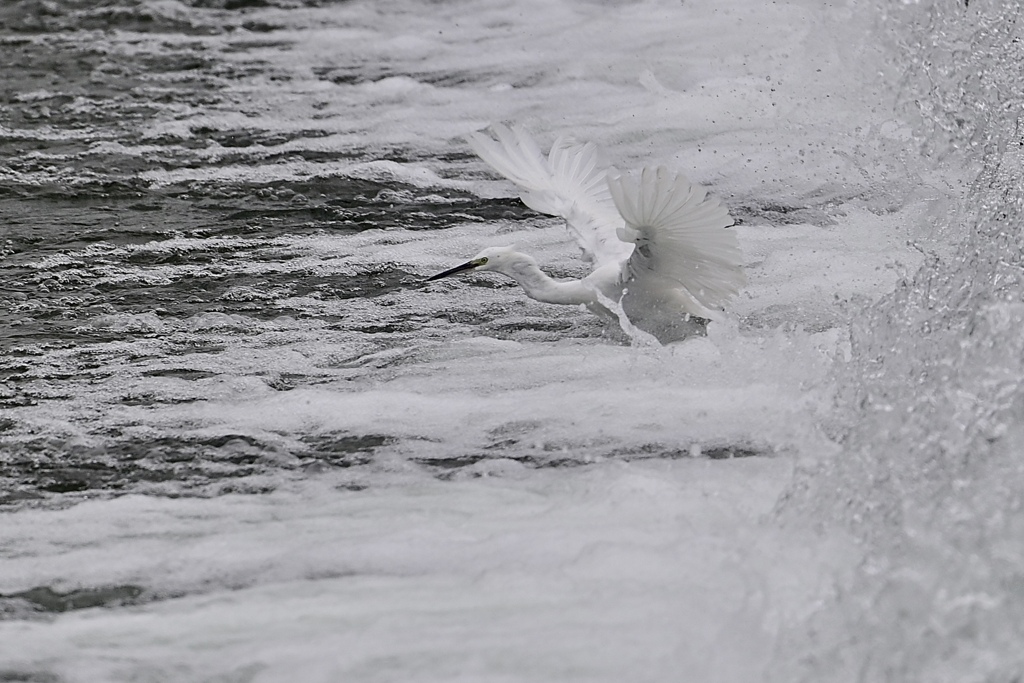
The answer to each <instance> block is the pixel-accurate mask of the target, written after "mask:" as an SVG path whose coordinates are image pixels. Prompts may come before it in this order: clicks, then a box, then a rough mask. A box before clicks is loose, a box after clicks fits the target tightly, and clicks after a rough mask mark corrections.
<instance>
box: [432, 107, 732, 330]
mask: <svg viewBox="0 0 1024 683" xmlns="http://www.w3.org/2000/svg"><path fill="white" fill-rule="evenodd" d="M490 130H491V134H492V135H490V136H489V135H485V134H483V133H472V134H470V135H469V136H468V138H467V139H468V141H469V144H470V146H471V147H472V148H473V150H474V151H475V152H476V153H477V154H478V155H479V156H480V158H482V159H483V160H484V161H486V162H487V163H488V164H490V165H491V166H492V167H493V168H494V169H495V170H496V171H498V172H499V173H501V174H502V175H504V176H505V177H506V178H508V179H509V180H511V181H512V182H514V183H515V184H516V185H517V186H518V187H519V190H520V197H521V198H522V200H523V202H524V203H525V204H526V205H527V206H529V207H530V208H532V209H534V210H535V211H539V212H541V213H546V214H550V215H553V216H560V217H562V218H564V219H565V222H566V226H567V227H568V229H569V232H570V233H571V234H572V235H573V237H575V238H576V240H577V241H578V242H579V245H580V247H581V249H582V250H583V254H584V257H585V258H586V260H587V261H588V262H590V263H591V265H592V266H593V272H592V273H591V274H590V275H588V276H587V277H586V278H584V279H583V280H581V281H576V282H573V283H569V282H556V281H554V280H552V279H551V278H549V277H548V276H546V275H544V274H543V272H542V271H541V270H540V269H539V268H538V267H537V264H536V262H535V261H533V259H532V258H530V257H528V256H526V255H524V254H519V253H518V252H515V251H514V250H511V249H499V250H493V249H492V250H485V251H483V252H481V253H480V255H478V257H477V258H476V259H474V260H473V261H471V262H470V263H468V264H464V265H463V266H459V267H456V268H454V269H452V270H451V271H446V272H445V273H442V274H440V275H437V276H435V277H434V278H432V279H436V278H439V277H444V276H446V275H448V274H452V273H455V272H461V271H463V270H467V269H473V268H475V269H480V270H494V271H497V272H501V273H504V274H505V275H508V276H509V277H512V278H514V279H516V280H517V281H518V282H520V284H521V285H523V287H524V289H525V290H526V292H527V294H528V295H529V296H531V297H533V298H536V299H539V300H541V301H549V302H552V303H583V304H586V305H587V306H589V307H590V308H591V309H592V310H594V311H595V312H598V313H604V314H609V315H610V314H612V311H611V310H609V306H608V305H607V304H608V302H609V301H610V302H611V303H612V304H613V306H612V307H613V308H615V309H616V310H615V314H616V315H618V313H619V312H624V313H625V315H626V316H627V317H628V318H629V321H630V322H631V323H632V324H633V325H634V326H636V327H638V328H640V329H642V330H644V331H646V332H650V333H651V334H654V335H655V336H656V337H657V338H658V339H659V340H661V341H662V342H665V341H672V340H674V339H678V338H682V337H685V336H688V335H689V334H692V332H693V326H692V324H691V322H690V321H689V316H690V315H696V316H702V317H707V316H708V314H709V312H710V311H713V310H720V309H721V308H722V307H723V306H724V305H725V304H726V303H728V301H729V299H731V298H732V297H733V296H735V295H736V293H737V292H738V291H739V290H740V288H741V287H742V286H743V285H744V284H745V278H744V275H743V270H742V265H743V259H742V255H741V253H740V250H739V245H738V244H737V240H736V235H735V233H734V232H733V231H732V230H729V229H728V227H729V226H730V225H732V224H733V221H732V218H731V217H730V216H729V212H728V210H727V209H726V208H725V207H724V206H723V205H722V203H721V202H720V201H718V200H717V199H715V198H709V197H708V196H707V192H706V191H705V190H704V189H702V188H700V187H698V186H695V185H693V184H691V183H690V182H689V181H688V180H687V179H686V177H685V176H683V175H681V174H677V173H673V172H672V171H670V170H669V169H667V168H665V167H645V168H644V169H643V170H642V171H640V172H639V173H633V174H621V173H619V172H618V171H615V170H614V169H610V168H609V167H608V166H607V165H606V164H604V163H603V162H602V161H601V158H600V153H599V151H598V149H597V147H596V146H595V145H594V144H593V143H582V144H581V143H577V142H574V141H571V140H568V139H565V138H558V139H557V140H556V141H555V143H554V144H553V145H552V147H551V151H550V152H549V153H548V156H547V157H546V158H545V156H544V155H543V153H542V152H541V150H540V148H539V147H538V146H537V143H536V142H534V141H533V138H532V137H530V135H529V134H528V133H527V132H526V131H525V130H523V129H522V128H520V127H518V126H516V127H512V128H509V127H508V126H503V125H494V126H491V128H490ZM570 285H571V286H570Z"/></svg>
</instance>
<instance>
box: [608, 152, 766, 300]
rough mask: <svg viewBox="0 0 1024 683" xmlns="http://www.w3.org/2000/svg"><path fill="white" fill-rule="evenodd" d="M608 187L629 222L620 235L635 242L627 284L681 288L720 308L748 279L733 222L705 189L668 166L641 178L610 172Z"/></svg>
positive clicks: (648, 171) (649, 288)
mask: <svg viewBox="0 0 1024 683" xmlns="http://www.w3.org/2000/svg"><path fill="white" fill-rule="evenodd" d="M608 188H609V190H610V191H611V195H612V198H613V199H614V201H615V206H616V207H618V210H619V213H620V214H621V215H622V218H623V220H624V221H625V228H624V229H622V230H621V231H620V233H619V236H620V237H621V238H622V239H623V240H625V241H627V242H632V243H633V244H635V245H636V249H634V251H633V253H632V254H631V255H630V257H629V261H628V262H627V263H626V271H627V272H626V273H625V275H626V278H627V287H628V286H629V282H635V283H637V284H638V285H640V286H642V287H643V288H644V289H645V290H647V291H657V290H664V291H668V290H671V289H675V288H678V287H680V286H681V287H682V288H683V289H685V290H686V291H687V292H688V293H689V294H690V296H691V297H693V299H695V300H696V301H697V302H698V303H699V304H700V305H701V306H704V307H705V308H708V309H720V308H721V307H722V306H723V305H724V304H725V303H727V302H728V301H729V299H731V298H732V297H733V296H735V295H736V294H737V293H738V292H739V290H740V288H741V287H743V285H744V284H745V283H746V278H745V277H744V275H743V270H742V266H743V256H742V254H741V253H740V250H739V245H738V244H737V240H736V234H735V232H734V231H732V230H728V229H727V228H728V226H730V225H732V224H733V220H732V218H731V217H730V216H729V212H728V210H727V209H726V208H725V207H724V206H722V204H721V202H719V201H718V199H715V198H713V197H708V196H707V192H706V191H705V190H704V189H702V188H700V187H698V186H695V185H692V184H691V183H690V182H689V181H688V180H687V179H686V178H685V177H684V176H682V175H677V174H675V173H672V172H671V171H669V170H668V169H667V168H665V167H647V168H644V169H643V171H641V172H640V174H639V176H637V175H635V174H632V175H620V174H618V173H610V174H609V176H608ZM689 312H691V313H696V314H698V315H699V314H700V312H699V311H689Z"/></svg>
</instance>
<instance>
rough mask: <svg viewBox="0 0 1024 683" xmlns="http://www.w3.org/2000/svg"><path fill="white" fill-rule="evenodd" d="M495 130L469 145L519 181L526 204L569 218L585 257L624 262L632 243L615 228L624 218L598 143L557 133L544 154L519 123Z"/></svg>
mask: <svg viewBox="0 0 1024 683" xmlns="http://www.w3.org/2000/svg"><path fill="white" fill-rule="evenodd" d="M490 131H491V133H492V135H493V137H492V136H491V135H485V134H483V133H471V134H470V135H468V136H467V141H468V142H469V145H470V147H472V148H473V151H474V152H476V153H477V155H478V156H479V157H480V158H481V159H483V160H484V161H486V162H487V163H488V164H489V165H490V166H491V167H492V168H493V169H494V170H496V171H497V172H498V173H500V174H502V175H503V176H505V177H506V178H508V179H509V180H511V181H512V182H514V183H515V184H516V185H518V186H519V192H520V194H519V196H520V198H521V199H522V200H523V203H524V204H526V205H527V206H529V207H530V208H531V209H533V210H534V211H538V212H540V213H545V214H548V215H551V216H559V217H561V218H563V219H565V223H566V227H567V228H568V229H569V233H570V234H571V235H572V236H573V237H574V238H575V239H576V241H577V242H578V243H579V245H580V248H581V249H582V250H583V255H584V258H585V259H586V260H587V261H589V262H590V263H592V264H593V265H594V266H595V267H598V266H602V265H605V264H606V263H609V262H614V263H617V262H620V261H622V260H624V259H625V258H627V257H628V256H629V253H630V251H632V247H631V246H630V245H628V244H625V243H623V242H622V241H620V240H619V239H618V237H617V235H616V231H617V230H618V229H620V228H621V227H622V225H623V223H622V217H621V216H620V215H619V213H618V211H616V209H615V203H614V202H613V200H612V196H611V194H610V193H609V191H608V183H607V179H606V176H607V172H608V167H607V166H606V165H605V164H604V163H602V162H601V159H600V154H599V152H598V149H597V147H596V146H595V145H594V144H593V143H586V144H580V143H577V142H573V141H571V140H567V139H565V138H558V139H557V140H555V143H554V144H553V145H552V146H551V151H550V153H549V154H548V157H547V158H546V159H545V157H544V155H543V153H542V152H541V150H540V148H539V147H538V146H537V143H536V142H534V140H533V138H532V137H530V135H529V133H527V132H526V131H525V130H524V129H522V128H521V127H519V126H514V127H512V128H509V127H508V126H503V125H500V124H496V125H493V126H491V127H490Z"/></svg>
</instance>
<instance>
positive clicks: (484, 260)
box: [476, 256, 487, 266]
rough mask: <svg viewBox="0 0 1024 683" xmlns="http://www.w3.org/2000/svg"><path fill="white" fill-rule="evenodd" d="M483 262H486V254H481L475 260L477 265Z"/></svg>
mask: <svg viewBox="0 0 1024 683" xmlns="http://www.w3.org/2000/svg"><path fill="white" fill-rule="evenodd" d="M485 263H487V257H486V256H481V257H480V258H478V259H477V260H476V264H477V265H478V266H482V265H484V264H485Z"/></svg>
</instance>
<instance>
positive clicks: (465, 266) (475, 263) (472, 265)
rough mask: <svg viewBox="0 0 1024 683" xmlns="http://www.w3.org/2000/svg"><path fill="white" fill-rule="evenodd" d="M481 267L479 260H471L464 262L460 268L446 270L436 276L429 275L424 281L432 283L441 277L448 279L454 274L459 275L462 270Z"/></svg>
mask: <svg viewBox="0 0 1024 683" xmlns="http://www.w3.org/2000/svg"><path fill="white" fill-rule="evenodd" d="M481 265H483V264H482V263H481V261H480V259H473V260H472V261H466V262H465V263H463V264H462V265H461V266H455V267H454V268H449V269H448V270H446V271H444V272H443V273H438V274H437V275H431V276H430V277H428V278H427V280H426V281H427V282H433V281H434V280H440V279H441V278H443V277H448V276H449V275H455V274H456V273H461V272H462V271H464V270H473V269H474V268H476V267H478V266H481Z"/></svg>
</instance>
